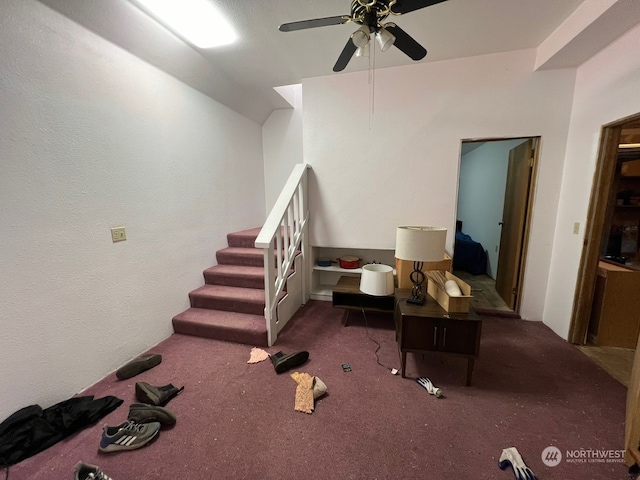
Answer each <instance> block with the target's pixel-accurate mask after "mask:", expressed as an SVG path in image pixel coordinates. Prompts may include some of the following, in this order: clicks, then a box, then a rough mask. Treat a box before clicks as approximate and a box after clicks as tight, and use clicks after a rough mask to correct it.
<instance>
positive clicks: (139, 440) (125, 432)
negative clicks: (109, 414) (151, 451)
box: [99, 421, 160, 453]
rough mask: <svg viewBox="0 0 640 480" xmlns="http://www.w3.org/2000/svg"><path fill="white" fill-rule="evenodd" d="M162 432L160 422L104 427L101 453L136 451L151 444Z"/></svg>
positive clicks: (128, 423)
mask: <svg viewBox="0 0 640 480" xmlns="http://www.w3.org/2000/svg"><path fill="white" fill-rule="evenodd" d="M159 431H160V422H152V423H134V422H131V421H127V422H124V423H121V424H120V425H116V426H115V427H109V426H107V425H105V426H104V430H103V432H102V439H101V440H100V448H99V450H100V451H101V452H105V453H106V452H119V451H121V450H135V449H136V448H140V447H142V446H144V445H146V444H147V443H149V442H150V441H151V440H153V438H154V437H155V436H156V435H157V434H158V432H159Z"/></svg>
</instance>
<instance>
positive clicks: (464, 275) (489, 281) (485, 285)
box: [453, 270, 515, 315]
mask: <svg viewBox="0 0 640 480" xmlns="http://www.w3.org/2000/svg"><path fill="white" fill-rule="evenodd" d="M453 274H454V275H455V276H456V277H458V278H460V279H461V280H463V281H464V282H466V283H468V284H469V286H470V287H471V295H473V298H472V299H471V306H472V307H473V308H474V309H475V310H489V311H492V312H496V313H503V314H513V315H515V313H514V311H513V310H512V309H510V308H509V307H508V306H507V304H506V303H505V301H504V300H503V299H502V297H500V295H498V292H496V281H495V280H494V279H493V278H491V277H490V276H489V275H472V274H470V273H468V272H464V271H462V270H456V271H454V272H453Z"/></svg>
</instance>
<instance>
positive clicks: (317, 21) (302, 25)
mask: <svg viewBox="0 0 640 480" xmlns="http://www.w3.org/2000/svg"><path fill="white" fill-rule="evenodd" d="M348 21H349V17H348V16H345V15H340V16H338V17H324V18H314V19H313V20H302V21H300V22H291V23H283V24H282V25H280V27H279V28H278V30H280V31H281V32H293V31H295V30H304V29H306V28H316V27H328V26H329V25H340V24H342V23H347V22H348Z"/></svg>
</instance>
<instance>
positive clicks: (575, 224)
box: [573, 222, 580, 235]
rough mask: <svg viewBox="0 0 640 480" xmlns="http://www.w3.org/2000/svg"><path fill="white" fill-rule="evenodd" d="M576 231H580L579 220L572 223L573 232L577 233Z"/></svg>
mask: <svg viewBox="0 0 640 480" xmlns="http://www.w3.org/2000/svg"><path fill="white" fill-rule="evenodd" d="M578 233H580V222H576V223H574V224H573V234H574V235H578Z"/></svg>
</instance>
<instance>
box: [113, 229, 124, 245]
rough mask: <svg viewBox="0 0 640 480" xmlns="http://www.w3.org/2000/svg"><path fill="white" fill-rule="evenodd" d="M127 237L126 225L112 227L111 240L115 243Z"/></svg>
mask: <svg viewBox="0 0 640 480" xmlns="http://www.w3.org/2000/svg"><path fill="white" fill-rule="evenodd" d="M126 239H127V233H126V232H125V230H124V227H114V228H112V229H111V240H112V241H113V243H116V242H122V241H124V240H126Z"/></svg>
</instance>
